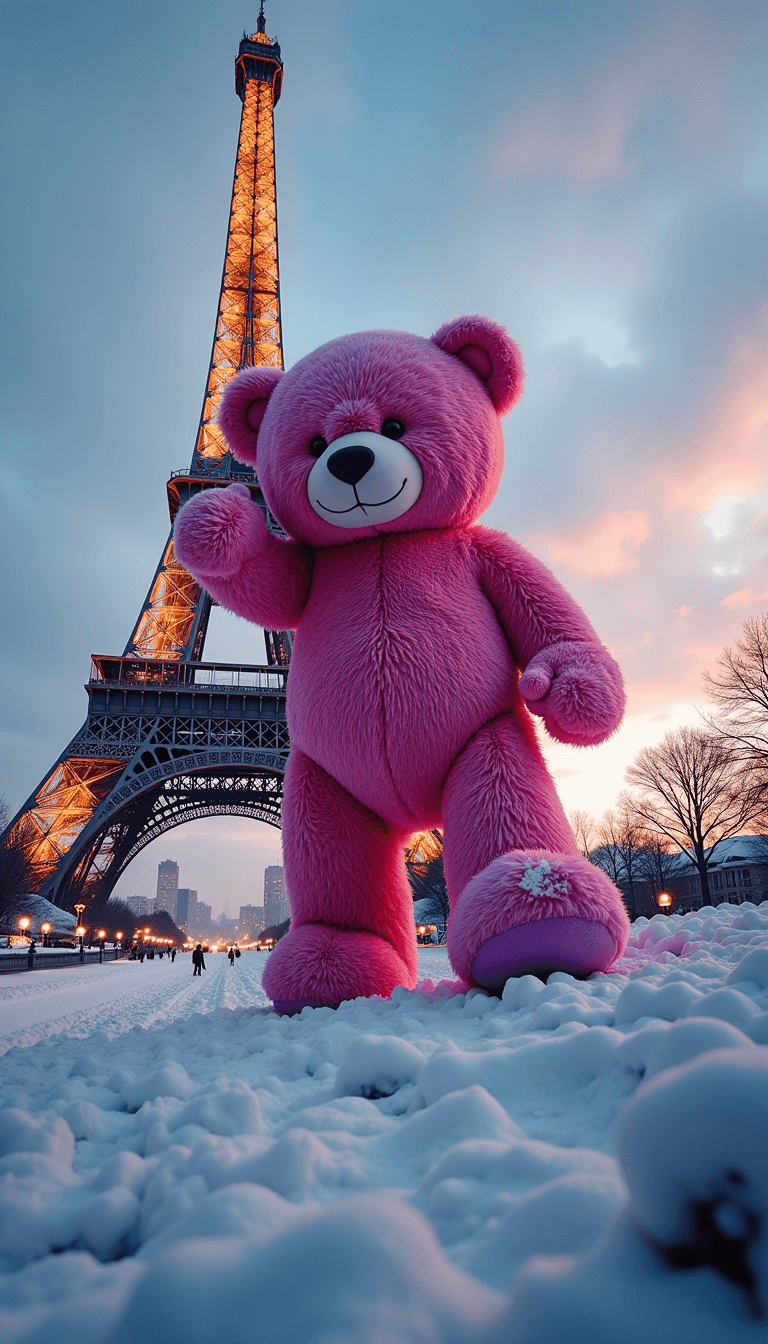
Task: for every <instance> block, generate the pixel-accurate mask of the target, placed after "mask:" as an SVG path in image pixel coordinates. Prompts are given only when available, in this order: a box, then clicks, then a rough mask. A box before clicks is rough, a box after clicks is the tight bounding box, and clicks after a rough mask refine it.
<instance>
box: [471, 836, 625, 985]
mask: <svg viewBox="0 0 768 1344" xmlns="http://www.w3.org/2000/svg"><path fill="white" fill-rule="evenodd" d="M628 932H629V920H628V918H627V913H626V911H625V909H624V905H623V902H622V899H621V895H620V893H619V891H618V890H617V889H616V887H615V886H614V885H613V883H612V882H611V881H610V879H609V878H607V877H606V876H605V874H604V873H602V872H601V871H600V869H599V868H595V867H594V866H593V865H592V864H590V863H588V862H587V860H586V859H584V858H582V857H581V855H580V854H552V853H550V852H548V851H546V850H513V851H512V852H511V853H509V854H504V855H502V856H501V858H498V859H494V861H493V863H490V864H489V865H488V867H487V868H484V869H483V871H482V872H480V873H478V874H477V875H476V876H475V877H473V878H472V880H471V882H469V883H468V884H467V886H466V887H465V888H464V891H463V892H462V894H461V898H460V900H459V904H458V907H457V909H456V910H455V911H454V912H453V913H452V914H451V918H450V922H449V926H448V951H449V955H450V958H451V964H452V965H453V968H454V970H455V971H457V973H458V974H459V975H460V976H461V977H462V978H463V979H465V980H469V981H470V982H471V983H472V984H475V985H480V986H481V987H482V988H484V989H489V990H491V991H492V992H493V993H500V992H501V990H502V989H503V987H504V984H505V982H506V981H507V980H508V979H509V978H510V976H519V975H537V976H539V977H540V978H541V979H546V978H547V976H548V975H550V974H551V973H552V972H553V971H567V972H568V973H569V974H570V975H578V976H586V975H590V974H591V973H592V972H593V971H606V970H608V968H609V966H611V965H612V963H613V962H614V961H615V960H616V958H617V957H619V956H620V955H621V953H622V952H623V951H624V947H625V946H626V942H627V935H628Z"/></svg>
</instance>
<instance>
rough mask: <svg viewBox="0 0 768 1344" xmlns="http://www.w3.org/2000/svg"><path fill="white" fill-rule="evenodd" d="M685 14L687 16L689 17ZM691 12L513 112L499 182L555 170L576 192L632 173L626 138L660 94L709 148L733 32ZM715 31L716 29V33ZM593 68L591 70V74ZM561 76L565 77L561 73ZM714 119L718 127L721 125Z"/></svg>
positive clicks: (496, 163) (496, 151)
mask: <svg viewBox="0 0 768 1344" xmlns="http://www.w3.org/2000/svg"><path fill="white" fill-rule="evenodd" d="M686 9H687V12H686ZM706 27H707V24H706V19H705V18H704V17H703V16H702V15H701V14H700V13H698V14H697V12H696V11H695V8H694V7H690V8H688V7H683V6H680V7H678V9H677V12H672V13H668V14H666V15H663V16H659V18H658V19H657V20H656V22H655V23H654V24H653V25H652V26H650V27H649V28H648V29H647V30H646V31H645V32H643V31H642V29H641V27H638V29H637V31H636V32H635V34H634V35H633V39H632V41H631V42H630V44H629V45H630V54H629V55H627V54H626V47H624V49H623V50H622V53H621V55H620V56H613V57H612V54H611V53H610V52H606V51H605V50H604V49H600V50H596V51H595V54H594V56H593V57H592V59H591V61H590V60H589V59H588V60H587V62H586V68H585V63H584V62H581V63H579V64H578V65H577V66H575V67H574V69H573V72H572V74H571V76H570V78H568V77H567V76H566V78H565V79H562V78H561V82H560V83H559V85H558V87H557V88H553V89H549V90H547V91H546V92H545V94H544V95H543V96H542V97H541V98H539V99H538V100H537V101H535V102H534V103H532V104H530V105H529V107H528V108H527V109H525V110H524V111H523V114H522V116H521V115H520V114H519V113H518V114H516V117H515V123H514V125H513V126H512V127H511V129H510V131H509V133H508V134H507V135H506V136H505V137H504V139H502V140H501V141H499V142H497V143H496V145H494V146H493V148H492V150H491V163H492V166H493V168H494V170H495V171H496V173H498V174H499V175H500V176H507V175H517V174H526V173H538V172H542V171H544V172H547V171H551V170H553V169H554V170H558V171H560V172H562V173H563V174H564V175H565V176H566V177H568V178H569V179H570V180H571V181H572V182H573V183H574V184H575V185H576V186H588V185H590V184H592V183H595V182H601V181H604V180H606V179H609V178H612V177H618V176H621V175H624V174H627V173H629V172H631V171H633V169H634V167H635V160H634V159H632V158H630V157H629V156H628V155H627V151H626V140H627V136H628V134H629V132H630V131H631V130H632V128H633V127H634V126H635V125H637V123H638V121H639V120H640V119H641V118H642V116H643V115H644V114H645V113H646V111H647V110H648V109H649V108H650V107H651V106H652V105H653V103H654V101H655V100H656V99H657V98H659V97H660V96H664V95H669V96H671V97H672V98H674V99H675V100H676V102H677V104H678V107H679V116H680V130H681V132H682V134H683V135H685V136H686V138H687V139H689V140H691V139H698V140H699V142H700V143H701V142H702V141H703V140H704V139H706V140H707V142H708V144H709V147H710V150H711V148H712V143H713V140H714V139H715V138H716V137H717V134H718V131H720V132H721V133H722V131H723V126H722V109H718V107H717V103H718V93H719V88H720V86H721V84H722V81H723V76H724V74H725V72H726V69H727V66H728V64H729V58H730V50H729V48H730V47H732V45H733V41H732V39H733V33H726V32H724V31H723V29H722V25H718V24H717V22H716V21H715V22H714V23H713V24H712V25H711V30H710V31H709V32H707V31H706ZM718 28H719V29H720V30H719V31H718ZM590 64H591V67H592V68H591V69H590V68H589V66H590ZM559 73H560V74H561V75H562V72H559ZM718 119H719V122H720V124H718Z"/></svg>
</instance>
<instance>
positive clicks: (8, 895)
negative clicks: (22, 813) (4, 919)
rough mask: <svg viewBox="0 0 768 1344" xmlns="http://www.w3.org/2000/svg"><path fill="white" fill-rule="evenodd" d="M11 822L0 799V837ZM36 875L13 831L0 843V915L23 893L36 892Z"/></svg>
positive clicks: (6, 808) (1, 798)
mask: <svg viewBox="0 0 768 1344" xmlns="http://www.w3.org/2000/svg"><path fill="white" fill-rule="evenodd" d="M10 820H11V811H10V808H9V807H8V804H7V803H6V801H5V798H4V797H0V835H2V833H3V831H4V830H5V828H6V827H7V825H8V823H9V821H10ZM35 883H36V874H35V870H34V868H33V867H32V865H31V864H30V863H29V860H28V859H27V856H26V854H25V853H24V847H23V845H22V843H21V839H20V837H19V835H18V833H17V831H16V830H15V829H14V830H13V831H11V832H10V833H9V834H7V835H5V836H4V837H3V840H2V842H0V914H2V912H3V911H4V910H5V909H6V908H7V906H8V904H9V903H10V902H11V901H12V900H13V899H14V897H16V896H19V895H20V894H21V893H23V892H27V891H35V890H36V885H35Z"/></svg>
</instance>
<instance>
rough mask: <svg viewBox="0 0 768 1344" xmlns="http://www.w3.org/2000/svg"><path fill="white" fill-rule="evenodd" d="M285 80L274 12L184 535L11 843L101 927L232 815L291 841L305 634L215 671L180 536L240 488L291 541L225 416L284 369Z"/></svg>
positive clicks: (241, 62) (61, 899) (170, 489)
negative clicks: (241, 373) (114, 896)
mask: <svg viewBox="0 0 768 1344" xmlns="http://www.w3.org/2000/svg"><path fill="white" fill-rule="evenodd" d="M282 79H283V63H282V59H281V54H280V47H279V45H278V43H277V40H276V39H275V40H273V39H271V38H269V37H268V36H267V34H266V21H265V18H264V3H263V0H262V3H261V9H260V13H259V17H258V22H257V28H256V31H255V32H254V33H252V34H250V35H249V34H244V35H243V39H242V41H241V42H240V46H239V49H238V54H237V59H236V61H235V90H236V92H237V95H238V97H239V98H240V100H241V103H242V110H241V116H240V133H239V137H238V145H237V157H236V160H235V174H234V182H233V186H232V198H231V204H230V211H229V225H228V229H227V242H226V248H225V254H224V268H223V272H222V279H221V288H220V292H219V304H218V310H217V314H216V325H215V330H214V337H213V347H212V350H211V358H210V362H209V366H208V376H207V379H206V385H205V395H204V397H203V406H202V411H201V415H200V423H199V426H198V430H197V435H196V439H195V446H194V451H193V453H192V462H191V465H190V468H189V470H188V471H180V472H175V473H173V474H172V476H171V478H170V480H169V481H168V485H167V494H168V506H169V512H170V519H171V527H170V532H169V535H168V538H167V540H166V542H165V545H164V546H163V550H162V554H161V557H160V562H159V564H158V566H157V569H156V571H155V574H154V577H153V579H152V582H151V584H150V586H149V590H148V592H147V596H146V598H145V600H144V603H143V605H142V608H141V611H140V612H139V616H138V619H137V620H136V622H135V625H134V627H133V630H132V632H131V636H130V639H129V640H128V642H127V644H126V647H125V650H124V652H123V655H122V657H107V656H103V655H94V657H93V658H92V661H91V675H90V678H89V680H88V683H87V685H86V688H85V689H86V691H87V693H88V716H87V718H86V720H85V723H84V724H83V726H82V728H81V729H80V730H79V731H78V732H77V733H76V734H75V736H74V738H73V739H72V741H71V742H70V743H69V744H68V746H67V747H65V749H64V751H63V752H62V753H61V755H60V756H59V759H58V760H57V761H56V763H55V765H54V766H53V769H52V770H51V771H50V772H49V773H48V774H47V775H46V777H45V778H44V779H43V781H42V782H41V784H39V785H38V787H37V788H36V789H35V791H34V793H33V794H32V795H31V796H30V797H29V798H28V799H27V801H26V802H25V804H24V806H23V807H22V808H21V809H20V811H19V812H18V813H17V815H16V816H15V817H14V818H13V820H12V821H11V823H10V825H9V826H8V828H7V830H6V832H5V834H4V836H3V837H2V840H5V839H6V838H8V837H12V838H13V839H14V840H15V841H17V842H19V843H20V845H21V847H22V849H23V852H24V855H25V857H26V859H27V861H28V863H29V865H30V868H31V870H32V872H33V873H34V875H35V879H36V886H37V890H38V891H39V892H40V894H41V895H44V896H46V897H47V898H48V899H49V900H50V901H53V902H54V904H56V905H60V906H70V907H71V906H73V904H74V902H76V901H77V900H84V901H85V902H86V906H87V909H88V911H89V912H90V913H91V915H92V917H97V915H98V911H99V910H100V909H101V908H102V907H103V905H104V904H105V903H106V901H107V900H108V899H109V895H110V893H111V892H112V889H113V887H114V885H115V882H116V881H117V879H118V878H119V876H120V875H121V873H122V872H123V871H124V870H125V868H126V867H127V865H128V864H129V863H130V862H131V860H132V859H133V858H134V857H135V856H136V855H137V854H138V853H139V852H140V851H141V850H142V849H143V848H144V847H145V846H146V845H148V844H150V842H151V841H152V840H155V839H157V837H158V836H160V835H162V834H163V833H164V832H165V831H167V830H170V829H171V828H172V827H174V826H178V825H181V824H182V823H183V822H185V821H190V820H193V819H195V818H198V817H208V816H217V815H222V814H227V815H237V816H246V817H253V818H255V819H257V820H260V821H265V822H268V823H269V824H271V825H274V826H279V825H280V805H281V801H282V787H283V772H284V769H285V763H286V759H287V754H288V730H287V727H286V717H285V691H286V680H287V674H288V665H289V663H290V654H291V634H290V632H289V631H275V630H273V631H268V630H267V631H265V632H264V635H265V641H266V653H267V663H266V665H263V666H257V665H253V666H251V665H247V666H246V665H237V666H235V665H230V664H221V663H216V664H214V663H206V662H203V652H204V645H205V636H206V631H207V628H208V619H209V616H210V611H211V606H212V599H211V596H210V594H209V593H208V592H206V590H205V589H204V588H201V586H200V585H199V584H198V583H197V582H196V581H195V580H194V579H193V577H192V575H191V574H190V573H189V572H188V571H187V570H186V569H185V568H184V566H183V565H181V564H180V563H179V561H178V559H177V558H176V555H175V552H174V546H173V523H174V519H175V516H176V513H177V511H178V509H179V508H180V507H181V505H182V504H184V503H185V502H186V501H187V500H188V499H189V498H190V497H191V496H192V495H194V494H197V493H198V492H199V491H200V490H207V489H212V488H220V487H222V486H225V485H228V484H230V483H231V482H232V481H235V480H236V481H242V482H243V483H244V484H246V485H247V486H248V488H249V489H250V491H251V496H252V498H253V499H254V500H255V501H256V502H257V503H258V504H259V505H260V506H261V507H262V508H263V509H264V511H265V513H266V514H267V521H268V523H269V524H270V525H272V526H275V524H274V521H273V520H272V519H271V518H270V516H269V512H268V510H267V506H266V503H265V501H264V497H263V495H262V493H261V490H260V488H259V483H258V478H257V476H256V474H255V472H254V471H253V469H252V468H250V467H248V466H245V465H242V464H240V463H237V462H235V461H234V460H233V458H232V455H231V453H230V452H229V450H228V448H227V445H226V442H225V440H224V438H223V436H222V433H221V430H220V429H219V426H218V424H217V422H216V413H217V409H218V406H219V402H220V399H221V395H222V392H223V390H224V388H225V387H226V385H227V383H228V382H229V380H230V378H232V377H233V376H234V375H235V374H236V373H237V372H238V370H239V369H242V368H246V367H248V366H252V365H271V366H273V367H276V368H282V367H283V347H282V321H281V312H280V275H279V265H278V248H277V202H276V186H275V142H274V121H273V114H274V108H275V104H276V103H277V101H278V99H279V97H280V92H281V88H282ZM87 917H88V916H87V915H86V918H87Z"/></svg>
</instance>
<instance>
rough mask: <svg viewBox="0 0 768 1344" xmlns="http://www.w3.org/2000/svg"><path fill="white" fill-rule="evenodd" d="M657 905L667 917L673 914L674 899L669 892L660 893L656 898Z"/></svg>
mask: <svg viewBox="0 0 768 1344" xmlns="http://www.w3.org/2000/svg"><path fill="white" fill-rule="evenodd" d="M656 904H657V905H658V906H659V907H660V909H662V910H663V911H664V914H665V915H669V914H671V913H672V906H673V904H674V898H673V897H672V896H670V894H669V892H668V891H660V892H659V894H658V896H657V897H656Z"/></svg>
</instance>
